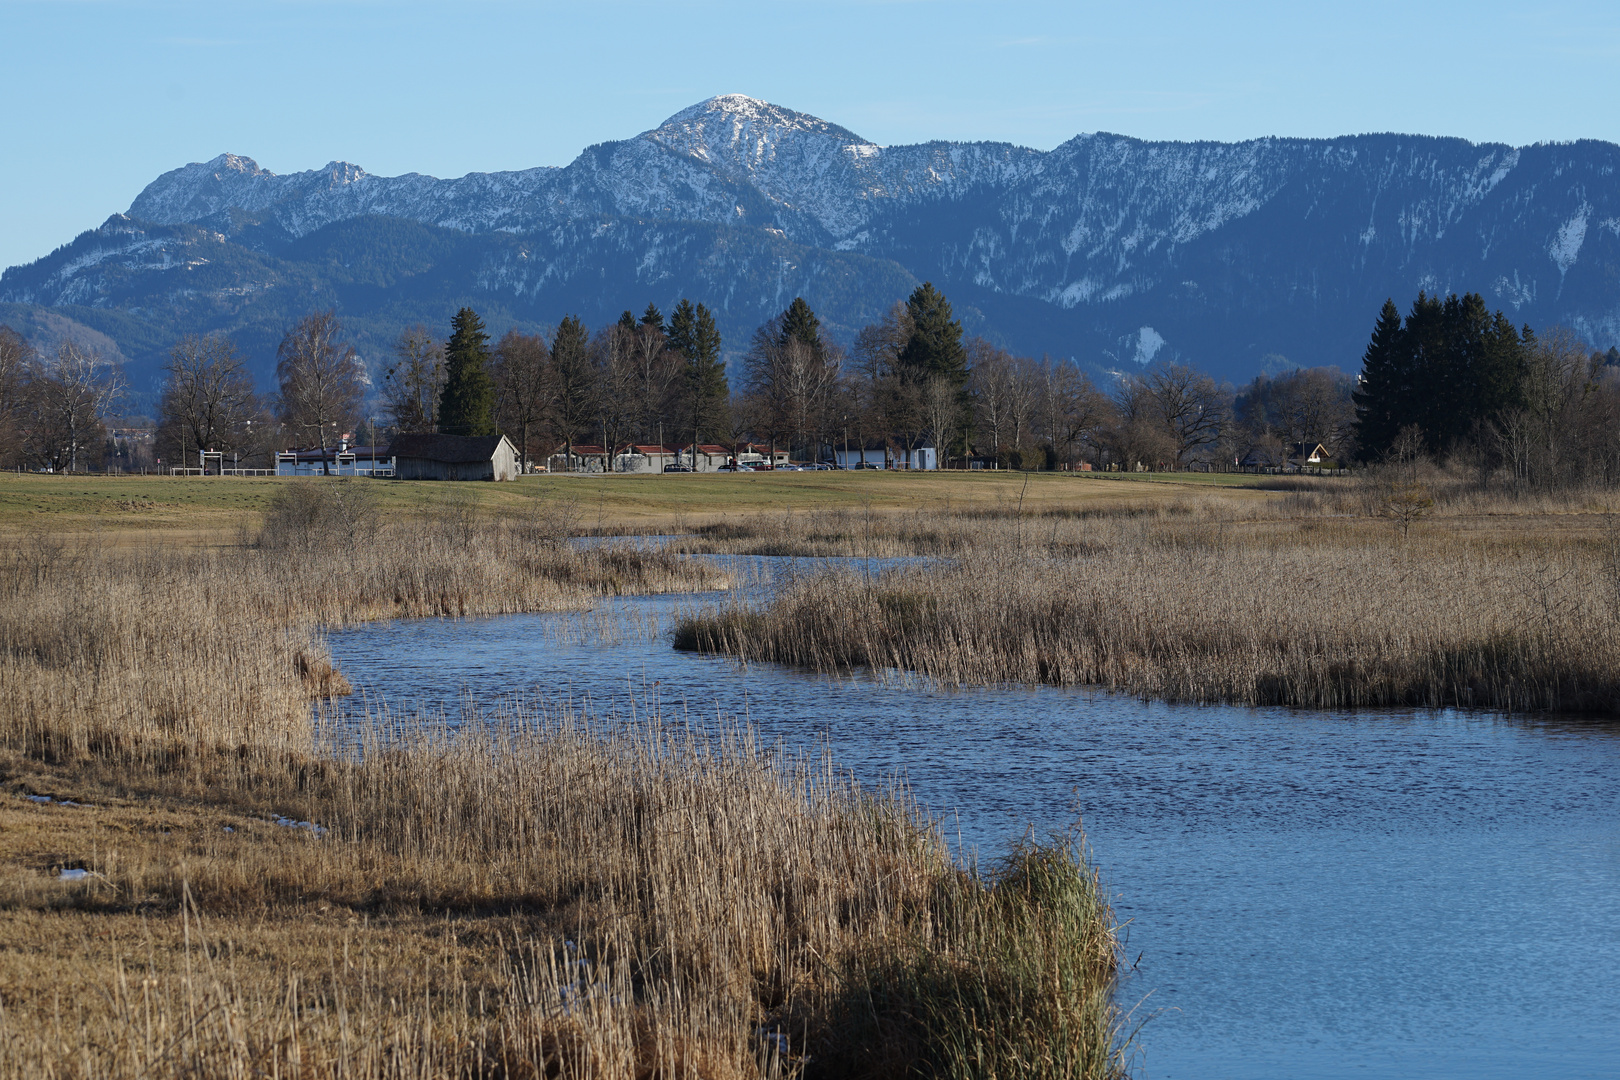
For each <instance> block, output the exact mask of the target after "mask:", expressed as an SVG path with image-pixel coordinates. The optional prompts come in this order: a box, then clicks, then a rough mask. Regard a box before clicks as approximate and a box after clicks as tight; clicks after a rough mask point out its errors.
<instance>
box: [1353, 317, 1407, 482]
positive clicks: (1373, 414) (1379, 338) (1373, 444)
mask: <svg viewBox="0 0 1620 1080" xmlns="http://www.w3.org/2000/svg"><path fill="white" fill-rule="evenodd" d="M1401 333H1402V331H1401V312H1400V309H1399V308H1397V307H1396V306H1395V301H1394V300H1393V299H1389V300H1385V301H1384V307H1383V310H1382V311H1380V312H1379V313H1378V322H1377V323H1376V324H1374V326H1373V333H1372V340H1371V341H1369V342H1368V343H1367V351H1366V352H1365V353H1363V354H1362V357H1361V382H1360V384H1359V385H1358V386H1357V387H1356V390H1355V392H1354V393H1353V394H1352V395H1351V396H1352V397H1353V398H1354V399H1355V403H1356V442H1357V443H1358V444H1359V445H1360V447H1361V456H1362V459H1363V460H1366V461H1374V460H1377V459H1378V458H1380V457H1382V456H1383V455H1384V454H1385V453H1387V452H1388V451H1389V448H1390V445H1391V444H1392V443H1394V441H1395V436H1396V434H1398V433H1399V432H1400V420H1399V418H1398V414H1399V411H1400V409H1401V408H1402V406H1403V404H1404V403H1403V402H1402V401H1401V398H1402V396H1403V391H1404V387H1403V385H1402V376H1403V372H1402V370H1401Z"/></svg>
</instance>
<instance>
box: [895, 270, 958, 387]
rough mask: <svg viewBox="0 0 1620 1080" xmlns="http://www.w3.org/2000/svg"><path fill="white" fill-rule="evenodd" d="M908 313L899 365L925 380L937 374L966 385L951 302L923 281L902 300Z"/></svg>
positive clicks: (954, 382)
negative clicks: (907, 332)
mask: <svg viewBox="0 0 1620 1080" xmlns="http://www.w3.org/2000/svg"><path fill="white" fill-rule="evenodd" d="M906 310H907V312H908V313H909V314H910V315H911V327H912V329H911V339H910V340H909V341H907V342H906V344H905V347H904V348H902V349H901V350H900V358H899V359H900V366H901V367H902V368H904V369H908V370H909V371H910V372H911V373H912V374H913V375H914V376H916V377H919V378H920V379H926V378H928V377H929V376H933V375H940V376H943V377H944V378H946V379H948V380H950V382H951V385H952V386H955V387H958V388H960V387H963V386H966V385H967V378H968V368H967V349H965V348H963V347H962V324H961V323H960V322H958V321H956V320H954V319H952V318H951V302H950V301H949V300H947V299H945V294H944V293H942V292H940V291H939V290H938V289H936V288H934V285H933V282H929V281H925V282H923V283H922V284H921V285H919V286H917V288H916V290H915V291H913V292H912V294H911V296H910V297H908V298H907V299H906Z"/></svg>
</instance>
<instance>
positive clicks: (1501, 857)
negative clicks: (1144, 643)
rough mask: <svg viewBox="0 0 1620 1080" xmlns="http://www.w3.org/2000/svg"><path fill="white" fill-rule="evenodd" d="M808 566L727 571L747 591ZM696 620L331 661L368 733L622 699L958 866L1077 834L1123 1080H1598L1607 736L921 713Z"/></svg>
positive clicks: (1607, 878) (1613, 830) (974, 710)
mask: <svg viewBox="0 0 1620 1080" xmlns="http://www.w3.org/2000/svg"><path fill="white" fill-rule="evenodd" d="M810 562H811V561H809V560H798V561H789V560H777V559H737V560H735V561H734V565H735V566H737V568H738V569H739V570H740V571H742V572H744V573H746V574H750V575H754V576H755V579H756V580H758V581H762V582H768V580H769V578H770V576H771V575H772V574H781V573H784V572H789V571H794V570H797V569H801V568H803V567H804V566H805V565H806V564H807V563H810ZM754 587H755V588H767V587H768V584H759V585H756V586H754ZM712 599H715V597H712V596H709V597H692V596H682V597H639V598H633V599H627V600H621V601H617V602H614V603H613V604H611V605H604V607H603V609H601V610H600V611H599V612H597V613H596V614H594V615H591V616H571V615H520V616H505V617H501V618H492V619H469V620H462V621H459V622H457V621H448V620H429V619H423V620H410V621H400V622H394V623H380V624H370V625H364V626H359V627H353V628H348V629H344V630H341V631H338V632H334V633H333V634H332V635H331V637H330V644H331V649H332V653H333V658H334V660H335V662H336V663H337V665H338V667H339V668H340V669H341V670H343V671H344V672H345V673H346V674H347V675H348V677H349V678H350V679H351V680H352V681H353V682H354V683H355V685H356V686H357V687H359V688H360V689H361V690H362V691H364V692H365V693H366V694H367V695H369V696H371V697H372V698H373V699H376V698H381V699H384V700H386V701H387V702H388V704H389V705H390V706H393V707H395V708H413V707H417V706H422V707H426V708H429V709H443V710H444V711H445V713H446V715H447V716H450V717H454V716H455V715H456V714H457V711H458V707H459V706H458V702H460V701H463V700H471V701H473V702H478V703H495V702H498V701H501V700H503V699H510V698H511V696H512V695H514V694H540V695H543V696H547V697H557V696H566V697H571V698H572V699H573V700H575V701H578V702H585V701H587V700H588V701H589V702H590V703H592V704H593V706H595V707H596V708H597V709H599V710H600V709H603V708H604V707H611V706H613V705H614V703H615V702H617V703H620V704H623V703H624V702H625V701H626V700H627V698H628V696H629V695H631V694H634V696H635V698H636V700H637V702H638V703H640V702H641V701H642V700H643V699H644V698H645V697H646V696H647V695H649V694H650V695H653V696H655V697H656V698H657V699H658V701H659V702H660V703H661V705H662V706H663V708H664V711H665V713H666V715H667V714H668V713H669V712H670V711H672V710H673V711H676V712H684V713H685V714H686V715H687V716H688V717H689V718H690V720H691V721H692V722H697V723H703V722H708V721H711V720H712V719H713V718H715V717H716V716H717V715H728V716H743V717H746V718H747V719H749V720H750V721H751V722H752V723H753V724H754V725H755V726H757V727H758V728H759V730H760V731H761V733H762V734H763V735H764V736H766V738H767V739H768V740H775V739H778V738H779V739H781V740H782V741H783V742H784V743H785V744H786V745H787V746H789V747H790V748H795V749H807V750H813V749H817V748H819V747H820V746H821V745H822V744H823V743H825V744H826V745H829V746H830V747H831V749H832V752H833V754H834V756H835V760H836V761H837V762H839V764H840V765H842V766H843V767H845V768H848V769H851V770H853V771H854V772H855V773H856V774H857V775H858V776H860V777H861V778H862V779H863V780H866V781H871V782H874V783H875V782H878V781H880V780H881V779H882V778H884V777H886V776H889V775H892V774H894V773H896V772H900V773H903V774H904V775H905V776H906V777H907V778H908V780H909V782H910V786H911V788H912V790H913V792H914V793H915V794H916V795H917V796H918V798H919V799H920V800H921V801H922V802H923V803H924V805H926V806H927V807H929V808H930V809H932V810H933V811H935V812H940V813H952V814H953V815H954V816H953V818H952V828H951V831H952V832H953V834H954V833H955V831H956V827H957V823H959V826H960V836H961V840H962V842H963V843H964V844H965V845H967V846H968V847H970V848H974V849H977V851H978V852H979V853H981V855H982V856H984V857H994V855H995V854H996V853H997V852H998V851H999V850H1002V849H1004V847H1005V844H1006V843H1007V841H1008V840H1009V839H1010V838H1013V837H1016V836H1018V835H1020V834H1022V833H1023V831H1024V830H1025V829H1026V828H1029V827H1034V828H1035V829H1036V830H1038V831H1042V832H1045V831H1051V830H1061V829H1063V828H1065V827H1067V826H1069V825H1070V824H1072V823H1073V821H1074V820H1075V814H1076V810H1077V809H1078V812H1079V814H1081V815H1082V816H1083V818H1084V823H1085V827H1086V831H1087V834H1088V836H1089V838H1090V842H1091V847H1092V851H1093V856H1094V859H1095V861H1096V863H1097V865H1098V866H1099V867H1100V869H1101V872H1102V875H1103V879H1104V882H1105V884H1106V885H1107V886H1108V889H1109V891H1110V893H1111V895H1112V896H1113V897H1114V905H1115V910H1116V913H1117V914H1118V915H1119V917H1120V918H1121V919H1122V920H1129V925H1128V927H1127V929H1126V931H1125V933H1124V938H1125V946H1126V954H1127V955H1126V963H1127V964H1128V965H1131V964H1133V963H1134V966H1133V967H1132V968H1131V971H1130V973H1129V975H1128V977H1127V979H1126V980H1125V982H1124V984H1123V986H1122V990H1121V1001H1122V1003H1124V1004H1125V1005H1126V1007H1131V1006H1132V1005H1135V1006H1136V1011H1135V1014H1134V1015H1135V1019H1136V1020H1138V1021H1140V1020H1147V1023H1146V1025H1145V1026H1144V1027H1143V1028H1142V1030H1141V1031H1140V1033H1139V1035H1138V1038H1137V1049H1138V1058H1137V1069H1136V1073H1137V1075H1139V1076H1146V1077H1152V1078H1155V1080H1160V1078H1166V1080H1172V1078H1183V1077H1185V1078H1189V1080H1194V1078H1199V1080H1207V1078H1224V1077H1235V1078H1255V1080H1259V1078H1266V1080H1270V1078H1283V1077H1313V1078H1336V1077H1371V1076H1391V1077H1394V1076H1398V1077H1406V1078H1410V1077H1463V1076H1468V1077H1515V1078H1519V1077H1526V1076H1534V1077H1543V1078H1563V1077H1614V1076H1620V724H1614V723H1602V722H1582V721H1573V720H1564V721H1548V720H1540V719H1535V718H1523V717H1506V716H1495V715H1486V714H1478V713H1460V712H1451V711H1439V712H1435V711H1416V710H1413V711H1384V712H1356V713H1327V712H1310V711H1296V710H1286V709H1273V708H1268V709H1248V708H1236V707H1198V706H1170V705H1164V704H1160V703H1152V702H1147V703H1144V702H1140V701H1136V700H1133V699H1130V698H1126V697H1120V696H1115V695H1107V694H1098V693H1093V692H1087V691H1084V690H1060V689H1051V688H1043V689H1034V690H1028V689H1008V688H985V689H973V690H962V691H946V690H938V689H933V688H929V687H926V686H918V685H916V684H915V683H914V682H912V681H910V680H906V679H903V678H883V677H878V676H873V675H869V674H868V675H856V676H853V677H849V678H828V677H823V676H817V675H811V674H807V673H804V672H799V671H793V670H789V669H785V668H781V667H777V666H773V665H752V666H746V667H745V666H743V665H739V664H737V663H735V662H733V661H730V660H727V659H723V658H717V657H706V656H697V655H692V654H687V653H677V652H675V651H674V650H672V649H671V648H670V647H669V644H668V641H667V636H666V635H663V634H662V633H661V629H662V628H664V627H667V625H668V621H669V619H670V617H671V616H672V615H673V614H674V613H675V612H676V611H677V610H678V609H680V608H681V607H683V606H688V605H693V604H698V603H703V602H705V601H708V600H712ZM638 707H640V706H639V704H638ZM1138 1003H1140V1004H1138Z"/></svg>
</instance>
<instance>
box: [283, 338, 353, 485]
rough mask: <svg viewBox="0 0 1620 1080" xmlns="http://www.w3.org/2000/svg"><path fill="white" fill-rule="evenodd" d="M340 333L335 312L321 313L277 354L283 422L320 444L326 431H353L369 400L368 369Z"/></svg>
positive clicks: (288, 339)
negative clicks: (364, 405) (366, 397)
mask: <svg viewBox="0 0 1620 1080" xmlns="http://www.w3.org/2000/svg"><path fill="white" fill-rule="evenodd" d="M342 333H343V328H342V325H341V324H340V323H339V322H338V318H337V313H336V312H334V311H318V312H316V313H314V314H313V315H306V316H304V317H303V318H302V319H300V320H298V322H297V323H296V324H294V326H293V327H292V329H290V330H288V331H287V333H286V336H284V337H283V338H282V339H281V347H280V348H279V349H277V350H276V376H277V378H279V379H280V380H281V403H280V404H281V410H280V411H281V421H282V423H284V424H286V425H287V426H288V427H289V428H291V429H292V430H293V431H295V432H297V433H298V434H300V435H301V436H303V437H304V438H305V439H312V440H313V444H314V445H316V446H324V445H326V436H327V433H328V432H330V433H331V434H332V435H333V436H334V437H336V436H341V435H342V434H343V433H344V432H345V431H351V430H353V429H354V427H355V425H356V424H357V422H358V421H359V417H360V402H361V400H362V399H363V398H364V397H365V389H366V373H365V368H364V367H363V366H362V365H361V363H360V358H359V357H358V356H356V355H355V351H354V347H353V346H351V345H349V344H347V343H345V342H344V341H343V340H342ZM322 469H323V471H325V469H326V466H325V465H323V466H322Z"/></svg>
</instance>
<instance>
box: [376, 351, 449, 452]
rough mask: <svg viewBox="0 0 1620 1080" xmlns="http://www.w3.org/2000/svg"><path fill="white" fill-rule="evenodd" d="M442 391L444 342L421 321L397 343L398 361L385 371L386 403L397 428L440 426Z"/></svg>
mask: <svg viewBox="0 0 1620 1080" xmlns="http://www.w3.org/2000/svg"><path fill="white" fill-rule="evenodd" d="M442 393H444V343H443V342H441V341H439V340H438V339H436V338H435V337H434V336H433V333H432V332H431V331H430V330H428V328H427V327H425V326H422V325H421V324H420V323H419V324H417V325H416V326H413V327H411V328H410V329H409V330H406V331H405V332H403V333H402V334H400V335H399V340H398V341H397V342H395V343H394V363H393V365H392V366H391V367H389V369H388V371H387V372H386V373H384V375H383V407H384V408H385V409H386V410H387V413H388V419H389V421H390V423H391V424H392V425H393V427H394V429H395V430H397V431H401V432H405V433H408V434H417V433H424V434H425V433H430V432H434V431H437V430H438V420H439V416H438V413H439V395H440V394H442Z"/></svg>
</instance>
